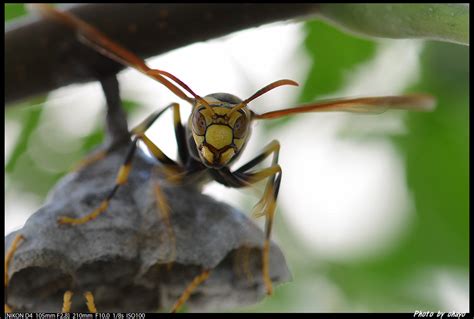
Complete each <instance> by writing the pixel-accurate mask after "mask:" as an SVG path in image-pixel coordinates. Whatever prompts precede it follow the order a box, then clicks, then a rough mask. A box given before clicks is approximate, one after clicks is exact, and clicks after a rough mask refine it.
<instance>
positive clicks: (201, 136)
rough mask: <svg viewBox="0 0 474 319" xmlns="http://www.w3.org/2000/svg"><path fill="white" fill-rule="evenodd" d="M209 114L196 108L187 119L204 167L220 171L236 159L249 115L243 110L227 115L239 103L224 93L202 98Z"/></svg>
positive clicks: (247, 126) (245, 131)
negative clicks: (206, 103)
mask: <svg viewBox="0 0 474 319" xmlns="http://www.w3.org/2000/svg"><path fill="white" fill-rule="evenodd" d="M204 99H205V100H206V101H207V102H208V103H209V105H210V106H211V108H212V111H211V110H209V109H208V108H206V107H204V105H202V104H199V102H197V103H198V104H197V105H196V106H195V107H194V110H193V113H192V114H191V118H190V126H191V128H192V134H193V138H194V142H195V143H196V147H197V150H198V153H199V157H200V158H201V160H202V162H203V163H204V165H206V166H207V167H211V168H216V169H218V168H222V167H224V166H226V165H228V164H230V163H231V162H232V161H233V160H234V159H236V158H237V157H238V155H239V154H240V152H241V151H242V149H243V147H244V145H245V143H246V142H247V140H248V137H249V135H250V129H249V124H250V111H249V110H248V109H247V107H243V108H241V109H240V110H236V111H234V112H231V109H232V108H233V107H234V106H235V105H237V104H239V103H240V102H242V101H241V100H240V99H239V98H237V97H235V96H233V95H231V94H224V93H217V94H211V95H208V96H206V97H205V98H204Z"/></svg>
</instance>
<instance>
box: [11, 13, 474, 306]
mask: <svg viewBox="0 0 474 319" xmlns="http://www.w3.org/2000/svg"><path fill="white" fill-rule="evenodd" d="M5 9H6V10H5V21H7V20H9V19H12V18H15V17H18V16H19V15H21V14H24V12H25V11H24V8H23V6H22V5H20V4H8V5H6V6H5ZM306 33H307V34H306V40H305V43H304V44H305V48H306V50H307V52H308V54H309V55H310V57H311V59H312V65H311V68H310V70H309V73H308V77H307V79H306V81H305V83H304V85H303V90H302V94H301V96H300V102H308V101H313V100H315V99H317V98H320V97H321V96H324V95H328V94H331V93H334V92H335V91H337V90H339V89H341V88H342V87H344V86H345V84H346V83H345V79H346V74H348V73H349V72H351V71H353V70H354V69H355V68H356V67H357V66H359V65H360V64H361V63H364V62H367V61H369V60H370V59H372V58H373V57H374V54H375V51H376V42H374V41H372V40H366V39H360V38H356V37H353V36H351V35H348V34H345V33H343V32H341V31H338V30H336V29H334V28H333V27H330V26H328V25H327V24H325V23H322V22H319V21H312V22H308V23H306ZM421 61H422V65H421V77H420V80H419V81H418V83H417V84H416V85H415V86H413V87H411V88H410V89H409V91H419V92H428V93H431V94H433V95H435V96H436V98H437V99H438V107H437V109H436V111H435V112H433V113H429V114H426V113H423V114H416V113H410V114H407V115H406V117H405V123H406V125H407V127H408V131H409V132H410V134H408V135H403V136H391V137H390V138H391V140H392V141H393V142H394V143H395V145H396V146H397V148H398V150H399V152H400V154H402V156H403V158H404V159H405V164H406V177H407V181H408V185H409V188H410V191H411V192H412V194H413V198H414V201H415V210H416V211H415V212H414V214H415V215H416V216H417V218H416V219H415V222H414V225H413V226H412V227H411V228H410V229H409V231H408V233H407V234H406V235H405V236H404V237H403V240H402V241H401V242H400V243H398V245H397V246H396V248H395V249H392V250H391V252H390V253H389V254H388V255H384V256H383V257H380V258H371V259H370V260H365V261H357V262H351V263H347V262H346V263H342V262H340V263H336V262H331V263H321V262H320V261H318V260H311V259H307V258H306V257H305V256H304V252H303V251H298V249H297V248H295V249H294V250H292V251H291V252H288V255H289V258H293V257H294V259H293V262H291V265H292V271H293V273H294V276H295V278H297V277H298V276H299V277H300V278H301V277H303V278H305V276H308V274H309V275H312V274H314V275H317V274H321V273H324V274H325V275H326V276H327V277H328V278H329V279H330V280H331V281H332V282H334V283H335V284H336V285H337V286H338V287H339V288H340V289H341V291H342V292H343V294H344V295H345V297H346V298H347V300H348V303H349V304H348V305H346V308H338V309H334V311H354V310H355V309H357V306H361V305H362V307H363V309H366V310H367V311H411V310H410V309H432V310H433V311H436V309H439V307H440V305H438V304H436V300H433V299H432V298H429V297H424V296H423V295H420V294H413V293H410V292H409V291H408V290H407V286H410V284H411V281H412V280H413V278H416V276H417V274H419V273H420V271H424V270H425V269H436V268H445V267H457V269H461V270H462V271H465V272H466V273H468V267H469V244H468V243H469V240H468V239H469V227H468V224H469V197H468V196H469V195H468V190H469V184H468V175H469V164H468V162H469V132H468V127H469V109H468V103H469V97H468V87H469V71H468V65H469V48H468V47H465V46H459V45H453V44H446V43H436V42H428V43H427V44H426V47H425V49H424V51H423V53H422V57H421ZM394 63H396V61H394ZM41 102H42V101H38V100H37V101H32V102H31V105H35V106H28V107H26V106H25V105H23V106H22V107H10V108H8V109H7V111H6V113H5V115H6V121H15V122H16V123H18V124H19V125H20V128H19V131H20V134H19V137H18V138H17V140H16V143H15V146H14V147H13V151H12V153H11V155H10V157H9V158H8V159H7V164H6V167H5V171H6V176H7V178H8V180H9V183H8V187H17V188H19V189H20V190H21V191H24V192H31V193H34V194H36V195H38V196H41V197H42V198H44V197H45V196H46V194H47V192H48V190H49V189H51V187H52V186H53V185H54V184H55V183H56V182H57V180H58V178H60V177H61V176H63V175H64V174H65V173H66V172H67V169H64V170H63V171H56V172H51V171H47V170H45V169H44V168H41V167H38V165H37V164H35V161H34V160H33V159H32V158H31V156H30V154H29V152H28V147H30V146H31V143H33V142H34V143H36V144H38V143H39V144H38V145H35V147H39V148H40V149H44V151H45V152H49V153H51V155H50V158H51V161H58V162H59V161H63V160H64V154H60V153H58V152H57V151H55V150H54V149H52V148H51V147H50V146H49V145H48V141H45V140H43V139H41V138H35V139H34V140H33V136H34V135H35V132H37V128H38V125H39V123H40V122H41V118H42V107H41ZM124 104H125V106H126V108H127V110H128V111H129V112H132V111H134V110H136V109H137V108H139V107H140V106H139V105H137V104H136V103H134V102H130V101H126V102H124ZM287 121H291V118H288V119H282V120H279V121H273V122H272V123H269V126H268V128H269V129H270V130H272V129H276V128H277V127H278V126H279V125H284V124H285V123H286V122H287ZM103 127H104V126H103V125H97V127H96V128H95V129H94V130H93V132H91V133H90V134H89V135H88V136H85V137H83V138H82V139H81V140H80V141H76V142H75V143H79V144H80V147H79V148H78V149H77V151H74V152H72V154H68V156H67V159H68V160H70V161H71V162H70V163H71V164H73V163H74V162H75V161H78V160H79V159H80V158H82V157H83V156H84V155H85V154H86V153H87V152H89V151H90V150H91V149H92V148H94V147H96V146H97V145H98V144H99V143H100V142H101V141H102V140H103V138H104V134H103ZM32 141H33V142H32ZM374 227H377V225H374ZM280 235H282V234H281V232H280ZM282 236H283V235H282ZM282 236H280V237H282ZM284 236H286V237H285V240H288V242H289V243H287V244H286V246H292V247H298V243H297V241H296V240H295V239H294V237H293V236H292V235H291V234H285V235H284ZM295 291H296V290H295V287H294V285H292V284H288V285H285V286H282V287H279V288H278V289H276V290H275V294H274V296H272V297H271V298H267V299H266V300H265V302H263V303H262V304H261V305H258V306H256V307H251V308H248V309H247V311H288V309H291V310H292V311H297V310H298V309H295V308H292V307H291V306H290V305H291V304H298V298H299V295H298V294H297V293H295Z"/></svg>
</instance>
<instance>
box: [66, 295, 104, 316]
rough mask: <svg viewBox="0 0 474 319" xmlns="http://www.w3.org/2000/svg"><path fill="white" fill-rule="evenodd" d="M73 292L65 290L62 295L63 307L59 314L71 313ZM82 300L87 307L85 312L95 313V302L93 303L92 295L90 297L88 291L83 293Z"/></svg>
mask: <svg viewBox="0 0 474 319" xmlns="http://www.w3.org/2000/svg"><path fill="white" fill-rule="evenodd" d="M73 294H74V293H73V292H72V291H71V290H67V291H66V292H65V293H64V295H63V307H62V310H61V312H63V313H67V312H71V305H72V296H73ZM84 298H85V299H86V306H87V310H88V311H89V312H90V313H96V312H97V308H96V306H95V302H94V295H92V292H90V291H86V292H85V293H84Z"/></svg>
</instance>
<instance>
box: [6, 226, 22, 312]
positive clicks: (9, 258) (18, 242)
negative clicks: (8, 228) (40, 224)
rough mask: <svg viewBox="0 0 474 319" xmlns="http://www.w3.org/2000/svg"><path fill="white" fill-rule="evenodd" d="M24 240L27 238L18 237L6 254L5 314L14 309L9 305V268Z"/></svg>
mask: <svg viewBox="0 0 474 319" xmlns="http://www.w3.org/2000/svg"><path fill="white" fill-rule="evenodd" d="M24 240H25V237H24V236H23V235H21V234H18V235H16V236H15V238H14V239H13V241H12V243H11V245H10V248H9V249H8V251H7V253H6V254H5V313H10V312H12V308H11V307H10V306H9V305H8V303H7V288H8V284H9V283H10V276H9V274H8V267H9V266H10V263H11V261H12V260H13V258H14V256H15V252H16V251H17V249H18V246H20V245H21V243H22V242H23V241H24Z"/></svg>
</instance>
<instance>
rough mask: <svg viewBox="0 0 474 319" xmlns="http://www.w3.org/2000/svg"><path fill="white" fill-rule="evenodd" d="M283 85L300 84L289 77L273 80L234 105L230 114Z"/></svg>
mask: <svg viewBox="0 0 474 319" xmlns="http://www.w3.org/2000/svg"><path fill="white" fill-rule="evenodd" d="M282 85H294V86H298V83H297V82H295V81H293V80H287V79H283V80H278V81H275V82H272V83H270V84H268V85H266V86H264V87H263V88H261V89H260V90H258V91H257V92H255V93H254V94H253V95H252V96H251V97H249V98H247V99H245V100H243V101H242V102H241V103H240V104H237V105H236V106H234V107H233V108H232V110H230V112H229V114H228V115H230V114H232V113H233V112H235V111H237V110H240V109H241V108H243V107H244V106H245V105H247V104H248V103H249V102H251V101H253V100H255V99H256V98H257V97H259V96H261V95H263V94H265V93H267V92H268V91H270V90H273V89H274V88H277V87H279V86H282Z"/></svg>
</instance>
